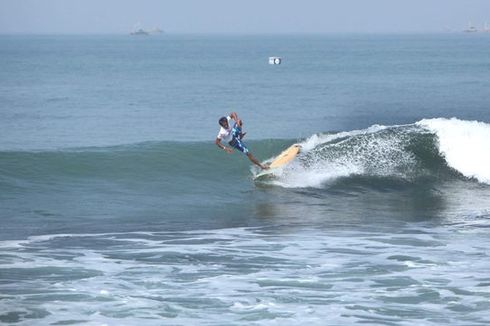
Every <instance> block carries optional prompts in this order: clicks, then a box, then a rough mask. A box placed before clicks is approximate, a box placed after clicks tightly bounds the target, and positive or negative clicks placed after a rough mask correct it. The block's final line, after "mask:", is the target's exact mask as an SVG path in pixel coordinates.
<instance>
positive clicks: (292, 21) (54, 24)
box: [0, 0, 490, 34]
mask: <svg viewBox="0 0 490 326" xmlns="http://www.w3.org/2000/svg"><path fill="white" fill-rule="evenodd" d="M468 21H471V22H472V23H473V24H474V25H476V26H477V27H481V26H482V25H483V23H484V22H485V21H488V22H489V24H490V0H303V1H300V0H296V1H293V0H235V1H234V0H175V1H169V0H160V1H157V0H0V33H2V34H7V33H36V34H37V33H41V34H45V33H70V34H71V33H90V34H92V33H104V34H105V33H127V32H128V31H130V30H132V29H133V26H134V25H135V24H136V23H140V24H141V26H142V27H144V28H151V27H154V26H158V27H160V28H161V29H164V30H165V31H167V32H169V33H247V34H249V33H250V34H255V33H337V32H347V33H350V32H368V33H377V32H381V33H386V32H388V33H390V32H441V31H444V30H445V29H448V28H449V29H452V30H457V31H460V30H462V29H463V28H465V27H466V26H467V24H468Z"/></svg>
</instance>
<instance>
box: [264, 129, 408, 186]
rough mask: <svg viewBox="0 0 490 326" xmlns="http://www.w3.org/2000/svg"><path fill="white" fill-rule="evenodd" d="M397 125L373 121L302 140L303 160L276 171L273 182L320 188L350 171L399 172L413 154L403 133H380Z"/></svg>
mask: <svg viewBox="0 0 490 326" xmlns="http://www.w3.org/2000/svg"><path fill="white" fill-rule="evenodd" d="M397 127H401V126H391V127H387V126H380V125H373V126H371V127H369V128H367V129H363V130H353V131H348V132H340V133H337V134H315V135H313V136H311V137H309V138H308V139H306V140H305V141H303V142H302V143H300V145H301V147H302V156H303V158H302V162H298V160H297V161H294V162H293V163H291V164H289V165H287V166H285V167H284V169H281V170H277V171H275V172H274V175H275V177H276V178H275V179H274V180H273V181H272V182H271V183H272V184H275V185H279V186H282V187H288V188H303V187H313V188H321V187H323V186H324V185H325V184H328V183H330V182H333V181H335V180H336V179H338V178H341V177H348V176H350V175H362V174H372V175H382V176H387V175H397V173H398V172H397V169H398V168H399V167H400V166H403V165H410V164H412V161H413V157H412V154H410V153H408V152H406V151H405V150H404V146H402V145H401V143H402V142H403V141H404V133H403V132H402V129H401V128H399V130H400V132H398V133H396V134H395V135H384V136H383V135H378V133H380V132H382V131H383V130H386V129H388V128H397ZM353 138H356V140H355V142H356V143H355V145H354V146H352V143H351V141H352V140H353ZM300 161H301V159H300ZM402 177H403V176H402Z"/></svg>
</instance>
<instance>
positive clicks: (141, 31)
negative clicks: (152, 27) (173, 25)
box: [130, 28, 150, 35]
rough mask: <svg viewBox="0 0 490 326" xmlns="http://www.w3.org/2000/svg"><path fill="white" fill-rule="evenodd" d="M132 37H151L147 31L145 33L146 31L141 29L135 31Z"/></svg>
mask: <svg viewBox="0 0 490 326" xmlns="http://www.w3.org/2000/svg"><path fill="white" fill-rule="evenodd" d="M130 34H131V35H150V33H148V32H147V31H145V30H144V29H142V28H140V29H137V30H134V31H132V32H131V33H130Z"/></svg>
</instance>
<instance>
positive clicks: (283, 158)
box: [269, 144, 301, 169]
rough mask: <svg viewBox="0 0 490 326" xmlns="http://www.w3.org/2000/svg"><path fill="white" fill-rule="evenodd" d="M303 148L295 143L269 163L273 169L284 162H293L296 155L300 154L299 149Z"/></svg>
mask: <svg viewBox="0 0 490 326" xmlns="http://www.w3.org/2000/svg"><path fill="white" fill-rule="evenodd" d="M300 149H301V146H299V145H298V144H294V145H292V146H290V147H289V148H288V149H286V150H284V151H283V152H282V153H281V154H279V155H278V156H277V157H276V158H275V159H274V160H273V161H272V162H271V164H270V165H269V167H270V168H271V169H275V168H278V167H280V166H283V165H284V164H287V163H289V162H291V161H292V160H293V159H294V158H295V157H296V155H298V153H299V150H300Z"/></svg>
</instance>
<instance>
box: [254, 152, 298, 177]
mask: <svg viewBox="0 0 490 326" xmlns="http://www.w3.org/2000/svg"><path fill="white" fill-rule="evenodd" d="M300 150H301V146H300V145H298V144H294V145H291V146H290V147H288V148H287V149H286V150H284V151H283V152H282V153H281V154H279V155H277V156H276V157H275V158H274V159H273V160H272V162H271V163H270V164H269V169H267V170H262V171H260V172H259V173H258V174H257V175H255V177H254V179H255V180H258V179H262V177H264V178H267V177H270V176H272V175H273V174H274V170H275V169H277V168H280V167H281V166H284V165H286V164H288V163H289V162H291V161H292V160H294V158H295V157H296V156H297V155H298V153H299V152H300Z"/></svg>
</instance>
